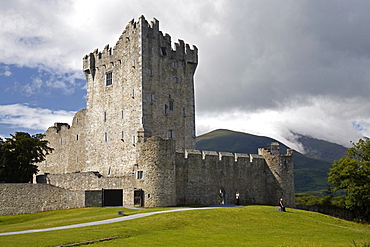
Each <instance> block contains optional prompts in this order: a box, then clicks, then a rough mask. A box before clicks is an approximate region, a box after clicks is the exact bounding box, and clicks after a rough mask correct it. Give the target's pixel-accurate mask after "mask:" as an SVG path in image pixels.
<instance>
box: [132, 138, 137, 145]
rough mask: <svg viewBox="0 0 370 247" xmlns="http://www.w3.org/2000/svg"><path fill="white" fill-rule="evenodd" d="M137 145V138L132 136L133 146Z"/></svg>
mask: <svg viewBox="0 0 370 247" xmlns="http://www.w3.org/2000/svg"><path fill="white" fill-rule="evenodd" d="M135 144H136V136H132V145H134V146H135Z"/></svg>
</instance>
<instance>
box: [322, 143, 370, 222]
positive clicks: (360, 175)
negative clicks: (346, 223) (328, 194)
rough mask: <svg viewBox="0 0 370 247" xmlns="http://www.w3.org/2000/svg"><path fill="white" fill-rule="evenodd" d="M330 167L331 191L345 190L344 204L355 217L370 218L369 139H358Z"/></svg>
mask: <svg viewBox="0 0 370 247" xmlns="http://www.w3.org/2000/svg"><path fill="white" fill-rule="evenodd" d="M352 144H353V147H351V148H349V149H348V150H347V153H346V155H345V156H344V157H342V158H341V159H340V160H339V161H336V162H335V163H334V164H333V167H332V168H331V169H330V172H329V177H328V181H329V182H330V183H331V184H332V185H333V187H332V191H333V192H335V191H337V190H340V189H344V190H345V191H346V192H347V196H346V200H345V205H346V207H347V208H348V209H352V210H353V211H354V213H355V216H356V218H358V219H363V220H367V221H369V220H370V208H369V207H370V140H363V139H360V140H359V141H358V142H357V143H353V142H352Z"/></svg>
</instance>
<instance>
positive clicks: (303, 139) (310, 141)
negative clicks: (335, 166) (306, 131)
mask: <svg viewBox="0 0 370 247" xmlns="http://www.w3.org/2000/svg"><path fill="white" fill-rule="evenodd" d="M295 136H298V139H297V141H298V142H300V143H302V145H303V146H304V149H305V155H306V156H308V157H310V158H314V159H319V160H326V161H329V162H333V161H335V160H339V159H340V158H342V157H343V156H344V155H345V154H346V152H347V148H345V147H343V146H341V145H339V144H335V143H331V142H327V141H324V140H318V139H315V138H312V137H309V136H303V135H300V134H295Z"/></svg>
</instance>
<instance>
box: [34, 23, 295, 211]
mask: <svg viewBox="0 0 370 247" xmlns="http://www.w3.org/2000/svg"><path fill="white" fill-rule="evenodd" d="M197 65H198V49H197V48H196V47H195V46H192V47H190V46H189V45H188V44H185V43H184V41H182V40H179V41H178V43H175V44H172V42H171V37H170V35H168V34H165V35H164V34H163V33H162V32H161V31H160V30H159V22H158V21H157V20H156V19H154V20H153V21H151V22H148V21H147V20H146V19H145V18H144V17H143V16H141V17H140V18H139V19H138V20H137V21H135V20H132V21H131V22H129V24H128V25H127V26H126V28H125V30H124V31H123V33H122V35H121V36H120V38H119V40H118V41H117V43H116V45H115V46H114V47H113V48H112V47H110V46H109V45H107V46H105V48H104V49H103V50H102V51H99V50H97V49H96V50H95V51H93V52H92V53H90V54H88V55H86V56H85V57H84V58H83V71H84V74H85V76H86V80H87V107H86V109H83V110H81V111H79V112H77V113H76V115H75V116H74V118H73V121H72V125H69V124H65V123H55V125H54V126H52V127H50V128H49V129H48V130H47V131H46V133H45V139H47V140H48V141H49V143H50V144H49V145H50V146H51V147H53V148H54V149H55V150H54V152H53V153H52V154H50V155H49V156H47V159H46V161H44V162H42V163H40V164H39V170H40V171H39V173H38V175H37V177H36V180H37V183H47V184H51V185H54V186H57V187H60V188H64V189H68V190H78V191H85V206H101V205H103V206H122V205H131V206H134V205H135V206H145V207H152V206H170V205H181V204H217V203H221V204H223V203H227V204H233V203H236V202H237V198H236V194H237V193H238V195H239V198H238V200H239V202H240V203H243V204H247V203H258V204H277V202H278V201H279V199H280V198H284V200H285V204H286V205H287V206H290V207H294V206H295V200H294V175H293V156H292V154H293V152H292V150H288V151H287V154H285V155H281V154H280V150H279V144H278V143H272V144H270V145H269V146H268V148H266V149H265V148H261V149H259V150H258V154H232V153H227V152H214V151H199V150H195V102H194V73H195V70H196V68H197Z"/></svg>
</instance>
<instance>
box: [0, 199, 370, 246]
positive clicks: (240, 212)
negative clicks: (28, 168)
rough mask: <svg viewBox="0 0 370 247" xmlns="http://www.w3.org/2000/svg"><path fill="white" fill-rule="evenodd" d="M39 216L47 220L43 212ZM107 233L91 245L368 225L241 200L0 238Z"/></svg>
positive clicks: (28, 240) (247, 241)
mask: <svg viewBox="0 0 370 247" xmlns="http://www.w3.org/2000/svg"><path fill="white" fill-rule="evenodd" d="M77 211H78V210H75V212H74V213H76V212H77ZM144 211H146V209H145V210H144ZM62 214H65V213H63V212H62ZM65 216H66V217H68V216H67V214H65ZM90 216H91V217H93V216H92V215H90ZM100 216H101V215H100ZM11 217H13V218H14V219H16V218H17V217H19V216H11ZM2 218H3V216H0V222H2V223H0V226H1V228H2V230H4V229H5V230H6V229H8V227H11V225H13V224H8V223H9V221H7V223H6V224H5V225H4V222H3V221H2ZM43 218H44V220H47V218H48V217H46V216H45V217H43ZM23 223H26V221H24V222H23ZM14 224H15V225H16V224H17V223H14ZM31 224H33V223H32V222H31ZM109 237H118V238H116V239H112V240H109V241H104V242H100V243H95V244H92V245H94V246H353V244H352V241H355V242H356V243H366V242H367V243H369V239H370V227H368V226H364V225H360V224H356V223H353V222H348V221H344V220H340V219H337V218H333V217H330V216H326V215H322V214H318V213H313V212H307V211H301V210H294V209H288V212H286V213H283V212H278V211H275V208H274V207H272V206H247V207H238V208H222V209H208V210H194V211H183V212H175V213H168V214H159V215H153V216H149V217H145V218H141V219H136V220H131V221H125V222H120V223H114V224H108V225H102V226H94V227H84V228H77V229H71V230H62V231H52V232H44V233H32V234H23V235H14V236H1V237H0V241H1V246H19V247H21V246H56V245H62V244H70V243H77V242H84V241H91V240H96V239H103V238H109Z"/></svg>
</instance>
